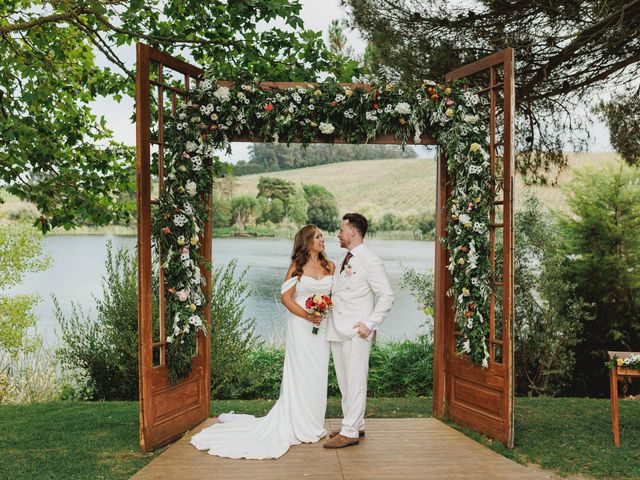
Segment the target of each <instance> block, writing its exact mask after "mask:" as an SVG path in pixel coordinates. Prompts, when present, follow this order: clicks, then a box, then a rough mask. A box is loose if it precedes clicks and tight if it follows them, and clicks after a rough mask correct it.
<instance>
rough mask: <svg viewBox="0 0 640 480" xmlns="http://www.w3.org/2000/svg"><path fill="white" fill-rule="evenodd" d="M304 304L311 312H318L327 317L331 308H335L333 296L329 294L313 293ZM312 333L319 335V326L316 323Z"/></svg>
mask: <svg viewBox="0 0 640 480" xmlns="http://www.w3.org/2000/svg"><path fill="white" fill-rule="evenodd" d="M304 306H305V307H306V308H307V311H308V312H309V313H313V314H318V315H319V316H321V317H322V318H325V317H326V315H327V313H328V312H329V310H331V309H332V308H333V302H332V301H331V297H329V296H327V295H311V296H310V297H309V298H307V301H306V302H305V304H304ZM311 333H313V334H314V335H317V334H318V327H316V326H315V325H314V326H313V329H312V330H311Z"/></svg>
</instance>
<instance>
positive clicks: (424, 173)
mask: <svg viewBox="0 0 640 480" xmlns="http://www.w3.org/2000/svg"><path fill="white" fill-rule="evenodd" d="M616 161H617V155H616V154H615V153H571V154H569V168H568V169H567V170H566V171H565V172H563V173H562V174H561V175H560V176H559V178H558V185H557V186H555V187H532V188H530V187H526V186H525V185H523V182H522V181H521V180H520V179H517V180H516V205H517V204H518V203H519V202H520V201H522V199H523V198H524V197H525V195H526V192H527V191H528V190H532V191H533V192H534V193H535V194H536V195H537V196H538V197H539V198H540V199H541V200H542V202H543V203H544V204H545V205H546V206H547V207H551V208H556V209H560V210H565V211H566V209H567V206H566V204H565V202H564V198H563V194H562V190H561V186H562V185H563V184H564V183H566V182H567V181H568V180H569V179H570V178H571V175H572V173H571V170H572V169H581V168H585V167H586V166H589V165H590V166H593V167H595V168H601V167H602V166H604V165H607V164H613V163H615V162H616ZM260 176H270V177H277V178H285V179H287V180H291V181H293V182H295V183H296V184H301V183H303V184H309V183H318V184H321V185H323V186H325V187H326V188H328V189H329V190H330V191H331V192H332V193H333V194H334V195H335V197H336V200H337V202H338V207H339V209H340V212H341V213H346V212H347V211H360V212H363V213H365V214H371V215H373V216H374V217H378V216H380V215H382V214H384V213H386V212H396V213H399V214H401V215H407V214H410V213H419V212H425V211H429V212H433V211H434V207H435V186H436V164H435V161H433V160H429V159H414V158H411V159H406V158H405V159H395V160H360V161H350V162H341V163H333V164H328V165H319V166H315V167H308V168H299V169H294V170H283V171H279V172H270V173H267V174H255V175H244V176H241V177H236V178H235V179H234V187H233V195H240V194H249V195H256V194H257V193H258V190H257V185H258V180H259V179H260ZM2 197H3V198H4V200H5V203H4V204H0V224H2V223H8V222H11V221H13V220H15V219H16V218H20V217H23V218H24V217H26V218H31V217H33V216H35V215H37V212H36V210H35V207H33V206H32V205H30V204H27V203H24V202H21V201H20V200H18V199H17V198H15V197H14V196H12V195H9V194H7V193H6V192H2ZM115 231H117V232H118V233H121V234H125V233H129V234H134V233H135V227H114V226H109V227H101V228H90V227H83V228H80V229H76V230H74V231H71V232H67V231H61V232H59V233H63V234H86V233H105V232H111V233H114V232H115Z"/></svg>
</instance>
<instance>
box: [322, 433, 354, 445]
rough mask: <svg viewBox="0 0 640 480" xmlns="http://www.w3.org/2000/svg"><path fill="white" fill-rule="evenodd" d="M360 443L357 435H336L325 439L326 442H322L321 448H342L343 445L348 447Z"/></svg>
mask: <svg viewBox="0 0 640 480" xmlns="http://www.w3.org/2000/svg"><path fill="white" fill-rule="evenodd" d="M359 443H360V439H359V438H358V437H356V438H349V437H345V436H344V435H340V434H338V435H336V436H335V437H333V438H330V439H329V440H327V441H326V442H324V445H322V447H323V448H344V447H350V446H351V445H358V444H359Z"/></svg>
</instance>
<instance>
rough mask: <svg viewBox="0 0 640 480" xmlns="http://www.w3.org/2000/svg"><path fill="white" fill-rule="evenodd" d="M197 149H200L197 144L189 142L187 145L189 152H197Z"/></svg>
mask: <svg viewBox="0 0 640 480" xmlns="http://www.w3.org/2000/svg"><path fill="white" fill-rule="evenodd" d="M197 148H198V144H197V143H196V142H192V141H191V140H187V143H186V149H187V152H195V151H196V149H197Z"/></svg>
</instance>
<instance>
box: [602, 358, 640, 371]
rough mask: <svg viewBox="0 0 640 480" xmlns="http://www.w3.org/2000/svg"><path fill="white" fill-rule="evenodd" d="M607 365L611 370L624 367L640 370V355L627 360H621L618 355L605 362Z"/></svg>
mask: <svg viewBox="0 0 640 480" xmlns="http://www.w3.org/2000/svg"><path fill="white" fill-rule="evenodd" d="M605 365H606V366H607V367H609V368H616V367H624V368H633V369H636V370H640V355H631V356H629V357H627V358H619V357H618V356H617V355H616V356H614V357H613V358H612V359H611V360H609V361H608V362H605Z"/></svg>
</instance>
